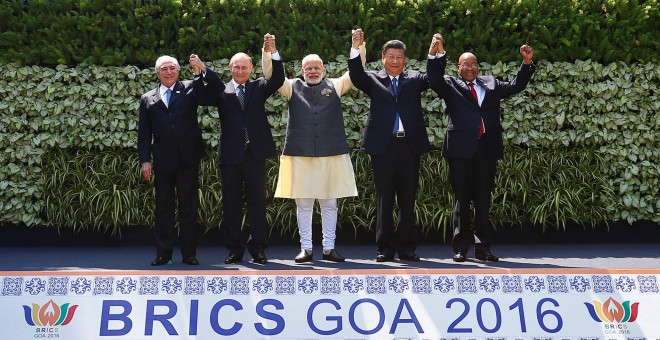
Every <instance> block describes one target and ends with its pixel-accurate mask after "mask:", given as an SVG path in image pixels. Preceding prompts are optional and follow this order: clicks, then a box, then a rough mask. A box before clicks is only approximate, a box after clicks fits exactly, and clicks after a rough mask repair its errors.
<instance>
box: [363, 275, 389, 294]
mask: <svg viewBox="0 0 660 340" xmlns="http://www.w3.org/2000/svg"><path fill="white" fill-rule="evenodd" d="M367 293H369V294H385V293H387V288H386V286H385V276H383V275H381V276H367Z"/></svg>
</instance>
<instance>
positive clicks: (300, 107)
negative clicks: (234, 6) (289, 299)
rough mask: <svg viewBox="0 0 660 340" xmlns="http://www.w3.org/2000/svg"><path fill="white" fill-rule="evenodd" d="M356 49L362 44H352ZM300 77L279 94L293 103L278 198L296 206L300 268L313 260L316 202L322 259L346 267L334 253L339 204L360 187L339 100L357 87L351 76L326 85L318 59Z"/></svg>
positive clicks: (307, 59) (312, 57) (305, 66)
mask: <svg viewBox="0 0 660 340" xmlns="http://www.w3.org/2000/svg"><path fill="white" fill-rule="evenodd" d="M354 47H355V48H358V47H359V44H356V42H354ZM362 55H363V56H364V46H362ZM266 65H268V63H267V62H264V74H266V77H268V74H269V69H268V67H267V66H266ZM301 71H302V76H303V79H300V78H296V79H285V81H284V85H283V86H282V87H281V88H280V89H279V90H278V91H279V92H280V94H282V95H283V96H285V97H286V98H287V99H288V100H289V116H288V120H287V130H286V141H285V143H284V151H283V153H282V156H281V157H280V169H279V177H278V181H277V189H276V191H275V197H283V198H293V199H295V201H296V216H297V219H298V231H299V233H300V253H298V255H296V257H295V261H296V262H297V263H302V262H309V261H311V260H312V259H313V252H312V213H313V210H314V202H315V201H317V200H318V202H319V206H320V207H321V226H322V231H323V256H322V258H323V259H324V260H327V261H333V262H344V260H345V258H344V256H343V255H341V254H340V253H339V251H337V249H335V239H336V228H337V210H338V209H337V198H341V197H349V196H357V187H356V185H355V174H354V173H353V165H352V164H351V158H350V156H349V154H348V151H349V150H348V144H347V142H346V132H345V131H344V117H343V114H342V111H341V100H340V96H341V95H343V94H344V93H346V92H347V91H348V90H349V89H351V87H352V86H353V83H351V79H350V76H349V75H348V72H346V73H345V74H344V75H343V76H342V77H339V78H333V79H324V78H323V76H324V73H325V67H324V66H323V61H322V60H321V58H320V57H319V56H318V55H316V54H310V55H307V56H306V57H305V58H303V60H302V70H301Z"/></svg>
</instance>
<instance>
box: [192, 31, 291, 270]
mask: <svg viewBox="0 0 660 340" xmlns="http://www.w3.org/2000/svg"><path fill="white" fill-rule="evenodd" d="M271 40H272V42H271V43H270V44H268V45H267V44H266V42H267V41H271ZM274 41H275V36H274V35H271V34H266V35H264V49H263V53H264V54H266V53H267V54H269V56H270V55H272V57H271V58H269V60H271V62H272V68H273V75H272V77H271V78H270V79H265V78H263V77H262V78H258V79H256V80H250V75H251V74H252V70H253V68H254V67H253V63H252V59H251V58H250V56H248V55H247V54H245V53H237V54H235V55H234V56H233V57H232V58H231V60H230V61H229V68H230V70H231V75H232V79H231V80H230V81H229V82H227V83H224V82H222V80H221V79H220V77H218V75H217V74H216V73H215V72H213V71H212V70H211V69H209V68H206V66H205V65H204V63H202V61H201V60H200V59H199V57H197V56H195V55H193V56H192V57H191V60H190V65H191V66H192V67H193V70H194V72H195V76H196V78H195V81H194V86H195V91H197V92H195V95H196V96H197V97H198V100H199V103H200V105H215V106H217V107H218V113H219V116H220V145H219V160H220V178H221V182H222V213H223V227H224V231H225V243H226V246H227V248H228V249H229V255H228V256H227V258H225V263H226V264H232V263H237V262H240V261H242V260H243V254H244V252H245V249H246V248H247V250H248V251H249V252H250V254H251V255H252V261H253V262H255V263H258V264H266V263H267V262H268V258H267V257H266V253H265V249H266V247H267V246H268V242H267V235H268V226H267V222H266V159H267V158H270V157H274V156H275V155H276V150H275V142H274V141H273V135H272V133H271V127H270V124H269V123H268V119H267V117H266V110H265V107H264V104H265V103H266V99H268V97H270V96H271V95H272V94H274V93H275V92H276V91H277V89H278V88H280V87H281V86H282V83H283V82H284V67H283V66H282V59H281V58H280V56H279V53H278V52H277V49H276V48H275V43H274ZM266 48H272V49H270V50H266ZM200 75H201V76H200ZM243 193H245V197H246V201H247V202H246V203H247V220H248V223H249V225H250V230H249V235H248V236H247V237H245V238H242V237H241V226H242V221H243V212H242V209H243Z"/></svg>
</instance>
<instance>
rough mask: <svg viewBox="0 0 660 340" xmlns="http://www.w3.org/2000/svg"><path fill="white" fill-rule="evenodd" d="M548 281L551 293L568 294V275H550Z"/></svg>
mask: <svg viewBox="0 0 660 340" xmlns="http://www.w3.org/2000/svg"><path fill="white" fill-rule="evenodd" d="M547 279H548V291H550V293H568V283H567V278H566V275H548V277H547Z"/></svg>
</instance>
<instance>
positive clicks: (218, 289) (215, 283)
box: [206, 277, 228, 294]
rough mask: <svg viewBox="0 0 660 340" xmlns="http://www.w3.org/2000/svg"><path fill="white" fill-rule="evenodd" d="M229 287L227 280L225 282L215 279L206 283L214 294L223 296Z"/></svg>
mask: <svg viewBox="0 0 660 340" xmlns="http://www.w3.org/2000/svg"><path fill="white" fill-rule="evenodd" d="M227 286H228V283H227V280H223V279H222V278H221V277H214V278H212V279H211V280H208V281H207V283H206V289H207V290H208V291H209V292H211V293H213V294H221V293H222V292H223V291H225V290H227Z"/></svg>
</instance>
